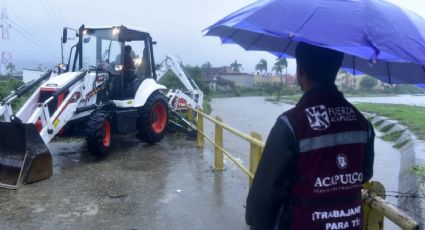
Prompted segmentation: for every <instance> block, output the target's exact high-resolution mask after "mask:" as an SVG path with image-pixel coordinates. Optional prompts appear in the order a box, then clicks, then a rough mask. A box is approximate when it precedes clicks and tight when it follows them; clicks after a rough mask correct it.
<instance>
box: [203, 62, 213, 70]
mask: <svg viewBox="0 0 425 230" xmlns="http://www.w3.org/2000/svg"><path fill="white" fill-rule="evenodd" d="M211 68H212V64H211V62H209V61H207V62H205V63H204V64H202V66H201V69H204V70H209V69H211Z"/></svg>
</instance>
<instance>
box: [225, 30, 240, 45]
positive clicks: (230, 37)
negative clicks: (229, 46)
mask: <svg viewBox="0 0 425 230" xmlns="http://www.w3.org/2000/svg"><path fill="white" fill-rule="evenodd" d="M237 32H238V30H235V31H234V32H233V33H232V34H231V35H230V36H229V37H227V38H226V40H224V41H223V42H222V43H225V42H227V40H229V39H232V37H233V36H235V34H236V33H237Z"/></svg>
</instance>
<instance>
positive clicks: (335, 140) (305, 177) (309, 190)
mask: <svg viewBox="0 0 425 230" xmlns="http://www.w3.org/2000/svg"><path fill="white" fill-rule="evenodd" d="M295 56H296V59H297V80H298V83H299V84H300V86H301V89H302V90H303V91H304V95H303V96H302V97H301V99H300V100H299V102H298V104H297V105H296V106H295V108H293V109H291V110H289V111H287V112H285V113H284V114H282V115H281V116H279V117H278V119H277V121H276V123H275V125H274V127H273V128H272V130H271V132H270V134H269V137H268V139H267V142H266V146H265V148H264V152H263V156H262V159H261V162H260V164H259V166H258V169H257V172H256V174H255V178H254V180H253V183H252V187H251V189H250V191H249V194H248V198H247V205H246V216H245V219H246V222H247V224H248V225H251V227H252V228H253V229H300V230H301V229H302V230H306V229H309V230H310V229H313V230H314V229H323V230H336V229H362V225H363V220H362V210H361V188H362V184H363V183H365V182H367V181H368V180H370V178H371V177H372V174H373V159H374V149H373V145H374V144H373V142H374V137H375V134H374V132H373V127H372V125H371V124H370V123H369V122H368V121H367V120H366V119H365V118H364V117H363V116H362V114H361V113H360V112H359V111H358V110H357V109H356V108H355V107H353V106H352V105H351V104H350V103H349V102H348V101H347V100H346V99H345V98H344V97H343V95H342V94H341V93H340V92H339V91H338V89H337V87H336V86H335V84H334V81H335V78H336V75H337V73H338V70H339V68H340V67H341V62H342V59H343V54H342V53H340V52H337V51H334V50H330V49H326V48H321V47H317V46H313V45H309V44H306V43H299V44H298V46H297V48H296V52H295Z"/></svg>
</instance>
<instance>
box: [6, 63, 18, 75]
mask: <svg viewBox="0 0 425 230" xmlns="http://www.w3.org/2000/svg"><path fill="white" fill-rule="evenodd" d="M6 70H7V73H8V74H9V75H12V74H13V72H15V70H16V68H15V65H14V64H12V63H9V64H7V66H6Z"/></svg>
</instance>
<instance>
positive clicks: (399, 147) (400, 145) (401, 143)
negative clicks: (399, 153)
mask: <svg viewBox="0 0 425 230" xmlns="http://www.w3.org/2000/svg"><path fill="white" fill-rule="evenodd" d="M409 141H410V140H404V141H402V142H400V143H397V144H395V145H393V147H394V148H396V149H401V147H403V146H405V145H406V144H407V143H409Z"/></svg>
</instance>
